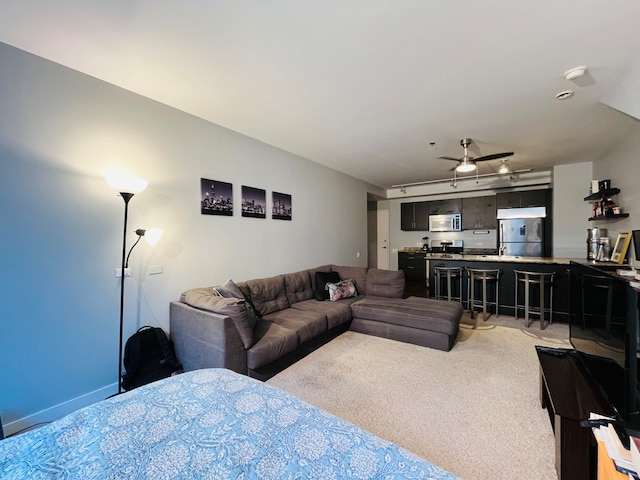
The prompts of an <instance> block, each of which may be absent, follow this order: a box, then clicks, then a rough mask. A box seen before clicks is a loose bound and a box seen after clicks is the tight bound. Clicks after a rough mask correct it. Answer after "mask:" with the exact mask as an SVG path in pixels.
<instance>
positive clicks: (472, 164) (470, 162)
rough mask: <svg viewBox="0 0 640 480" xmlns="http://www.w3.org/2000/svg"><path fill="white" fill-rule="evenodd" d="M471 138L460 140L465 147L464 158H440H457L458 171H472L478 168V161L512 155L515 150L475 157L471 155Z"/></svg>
mask: <svg viewBox="0 0 640 480" xmlns="http://www.w3.org/2000/svg"><path fill="white" fill-rule="evenodd" d="M471 141H472V140H471V139H470V138H463V139H462V140H460V145H462V147H463V148H464V156H463V157H462V158H454V157H448V156H446V155H441V156H440V157H438V158H443V159H445V160H455V161H456V162H458V165H456V167H455V171H456V172H463V173H464V172H472V171H474V170H475V169H476V168H477V165H476V162H483V161H486V160H496V159H498V158H504V157H510V156H511V155H513V152H502V153H492V154H490V155H483V156H482V157H478V158H473V157H470V156H469V145H471Z"/></svg>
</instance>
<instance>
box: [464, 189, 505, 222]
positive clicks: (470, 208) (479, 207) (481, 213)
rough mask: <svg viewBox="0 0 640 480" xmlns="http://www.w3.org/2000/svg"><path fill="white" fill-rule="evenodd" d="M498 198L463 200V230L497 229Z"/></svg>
mask: <svg viewBox="0 0 640 480" xmlns="http://www.w3.org/2000/svg"><path fill="white" fill-rule="evenodd" d="M496 228H498V220H497V217H496V196H495V195H487V196H484V197H468V198H463V199H462V229H463V230H480V229H483V230H484V229H496Z"/></svg>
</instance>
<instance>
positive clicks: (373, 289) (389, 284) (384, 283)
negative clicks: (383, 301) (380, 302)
mask: <svg viewBox="0 0 640 480" xmlns="http://www.w3.org/2000/svg"><path fill="white" fill-rule="evenodd" d="M404 284H405V280H404V270H381V269H379V268H370V269H369V270H368V271H367V295H374V296H379V297H391V298H402V295H403V294H404Z"/></svg>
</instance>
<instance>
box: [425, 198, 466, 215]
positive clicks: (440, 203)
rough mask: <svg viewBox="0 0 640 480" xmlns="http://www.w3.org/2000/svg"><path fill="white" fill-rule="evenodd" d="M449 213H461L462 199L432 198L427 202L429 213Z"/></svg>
mask: <svg viewBox="0 0 640 480" xmlns="http://www.w3.org/2000/svg"><path fill="white" fill-rule="evenodd" d="M449 213H462V200H461V199H460V198H450V199H448V200H432V201H430V202H429V215H445V214H449Z"/></svg>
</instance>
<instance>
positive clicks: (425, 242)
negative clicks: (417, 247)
mask: <svg viewBox="0 0 640 480" xmlns="http://www.w3.org/2000/svg"><path fill="white" fill-rule="evenodd" d="M422 251H423V252H430V251H431V249H430V248H429V237H422Z"/></svg>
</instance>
